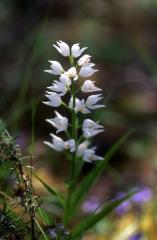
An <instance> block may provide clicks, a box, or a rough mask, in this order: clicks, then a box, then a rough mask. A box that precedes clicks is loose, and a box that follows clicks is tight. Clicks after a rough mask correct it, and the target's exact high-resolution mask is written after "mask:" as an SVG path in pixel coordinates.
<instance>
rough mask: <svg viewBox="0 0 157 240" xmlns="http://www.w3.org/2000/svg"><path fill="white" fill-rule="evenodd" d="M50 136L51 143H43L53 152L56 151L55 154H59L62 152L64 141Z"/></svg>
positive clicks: (52, 135)
mask: <svg viewBox="0 0 157 240" xmlns="http://www.w3.org/2000/svg"><path fill="white" fill-rule="evenodd" d="M50 136H51V137H52V143H50V142H47V141H45V142H44V143H45V144H46V145H48V146H49V147H51V148H53V149H54V150H56V151H57V152H61V151H63V150H64V141H63V140H62V139H61V138H60V137H57V136H56V135H54V134H52V133H51V134H50Z"/></svg>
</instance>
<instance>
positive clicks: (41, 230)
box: [33, 218, 49, 240]
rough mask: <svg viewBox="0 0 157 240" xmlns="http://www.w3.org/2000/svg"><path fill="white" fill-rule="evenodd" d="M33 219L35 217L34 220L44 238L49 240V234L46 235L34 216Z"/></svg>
mask: <svg viewBox="0 0 157 240" xmlns="http://www.w3.org/2000/svg"><path fill="white" fill-rule="evenodd" d="M33 219H34V221H35V223H36V225H37V227H38V228H39V230H40V232H41V233H42V235H43V238H44V239H45V240H49V239H48V238H47V236H46V234H45V232H44V230H43V229H42V227H41V225H40V224H39V223H38V221H37V220H36V219H35V218H33Z"/></svg>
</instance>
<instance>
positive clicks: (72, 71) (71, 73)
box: [64, 67, 78, 81]
mask: <svg viewBox="0 0 157 240" xmlns="http://www.w3.org/2000/svg"><path fill="white" fill-rule="evenodd" d="M64 75H66V76H67V77H69V78H73V79H74V81H75V80H77V79H78V76H77V71H76V68H75V67H71V68H70V69H69V70H68V71H67V72H65V73H64Z"/></svg>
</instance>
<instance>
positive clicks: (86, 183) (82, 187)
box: [65, 130, 133, 223]
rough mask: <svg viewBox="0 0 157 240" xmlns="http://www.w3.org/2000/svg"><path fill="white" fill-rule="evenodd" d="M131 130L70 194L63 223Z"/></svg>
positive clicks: (70, 215) (129, 132) (130, 131)
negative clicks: (68, 205)
mask: <svg viewBox="0 0 157 240" xmlns="http://www.w3.org/2000/svg"><path fill="white" fill-rule="evenodd" d="M132 131H133V130H129V131H128V132H127V133H125V134H124V135H123V136H122V137H121V138H120V139H119V140H118V141H117V142H116V143H115V144H113V146H112V147H111V148H110V149H109V151H108V152H107V153H106V154H105V156H104V158H105V160H104V161H100V162H98V163H97V164H96V166H95V167H94V168H93V170H92V171H91V172H90V173H89V174H88V175H87V176H86V177H85V178H84V179H83V180H82V182H81V183H80V184H79V186H78V187H77V188H76V190H74V191H73V192H72V194H71V202H70V207H69V209H68V210H67V213H66V216H65V223H68V222H69V220H70V218H71V217H72V215H73V214H74V213H75V210H76V208H77V207H78V206H79V205H80V203H81V201H82V199H83V198H84V197H85V195H86V194H87V193H88V191H89V189H90V188H91V187H92V186H93V184H94V183H95V182H96V181H97V180H98V178H99V177H100V176H101V174H102V173H103V172H104V170H105V169H106V167H107V165H108V162H109V160H110V159H111V157H112V156H113V155H114V153H115V152H116V151H117V150H118V149H119V147H120V146H121V145H122V144H123V143H124V142H125V140H126V139H127V138H128V137H129V136H130V134H131V133H132Z"/></svg>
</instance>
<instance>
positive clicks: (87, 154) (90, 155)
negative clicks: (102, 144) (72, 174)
mask: <svg viewBox="0 0 157 240" xmlns="http://www.w3.org/2000/svg"><path fill="white" fill-rule="evenodd" d="M95 149H96V147H93V148H90V149H86V150H85V151H84V153H83V160H84V161H85V162H92V161H97V160H104V158H102V157H100V156H98V155H95Z"/></svg>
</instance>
